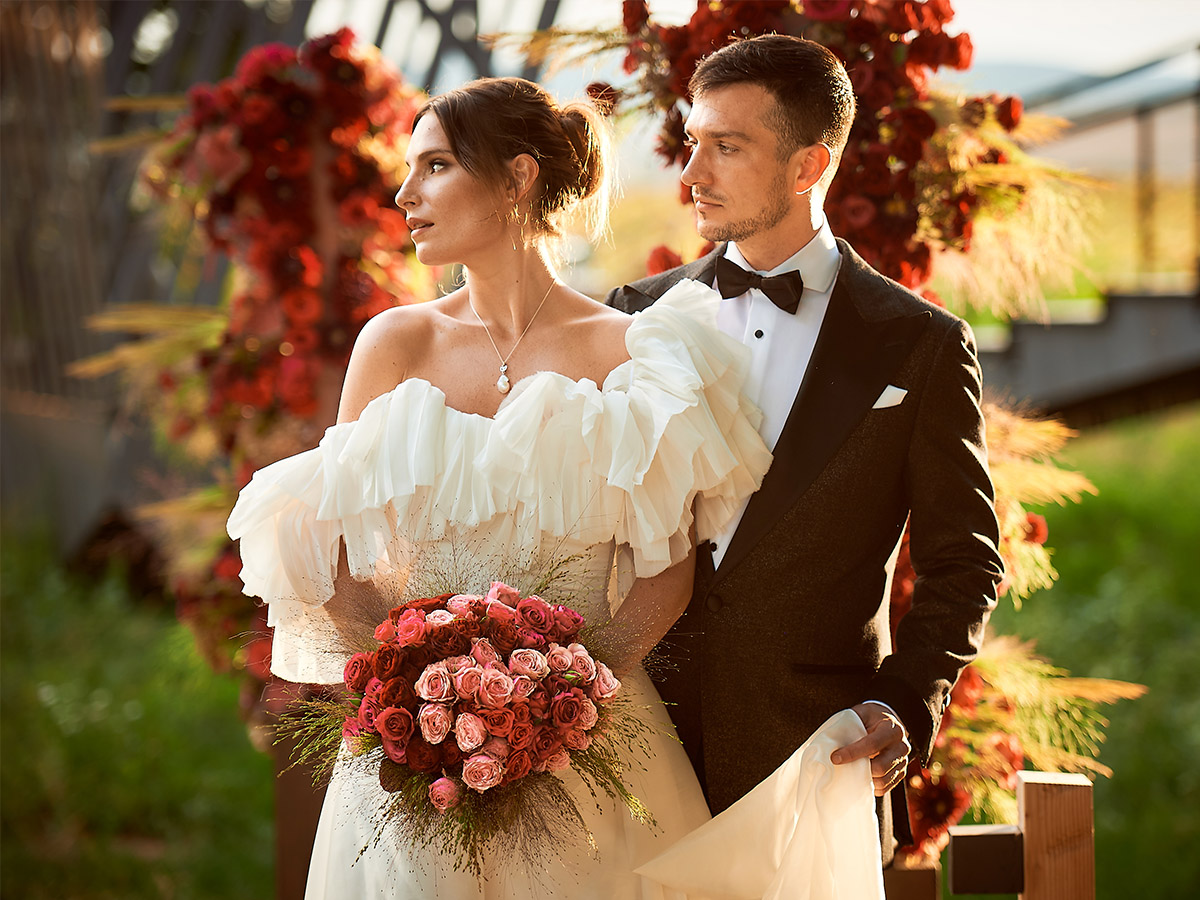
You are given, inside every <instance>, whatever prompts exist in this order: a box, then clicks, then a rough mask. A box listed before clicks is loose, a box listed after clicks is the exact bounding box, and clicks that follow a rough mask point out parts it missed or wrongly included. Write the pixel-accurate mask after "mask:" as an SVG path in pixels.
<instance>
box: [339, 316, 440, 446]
mask: <svg viewBox="0 0 1200 900" xmlns="http://www.w3.org/2000/svg"><path fill="white" fill-rule="evenodd" d="M444 301H445V298H439V299H438V300H430V301H428V302H425V303H413V304H410V305H407V306H396V307H393V308H392V309H387V310H384V311H383V312H381V313H378V314H377V315H375V316H373V317H372V318H371V319H370V320H369V321H368V322H367V323H366V324H365V325H364V326H363V328H362V331H361V332H359V335H358V338H357V340H355V342H354V350H353V352H352V353H351V354H350V362H349V364H348V365H347V367H346V379H345V383H344V384H343V386H342V399H341V404H340V406H339V408H338V421H339V422H344V421H350V420H353V419H357V418H358V415H359V413H361V412H362V410H363V409H364V408H365V407H366V405H367V404H368V403H370V402H371V401H372V400H374V399H375V398H376V397H379V396H382V395H383V394H386V393H387V392H388V391H391V390H393V389H395V387H396V386H397V385H398V384H400V382H402V381H404V380H405V379H406V378H408V377H409V373H410V372H412V371H413V370H414V369H416V368H418V367H419V365H420V362H421V360H422V358H423V356H424V354H425V353H427V352H428V349H429V347H430V345H431V343H432V341H433V340H434V337H435V336H436V335H437V334H438V332H439V329H440V328H441V326H442V323H443V320H444V319H445V318H446V312H445V302H444Z"/></svg>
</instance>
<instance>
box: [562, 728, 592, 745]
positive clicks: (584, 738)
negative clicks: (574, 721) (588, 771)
mask: <svg viewBox="0 0 1200 900" xmlns="http://www.w3.org/2000/svg"><path fill="white" fill-rule="evenodd" d="M562 742H563V746H564V747H566V748H567V749H568V750H586V749H587V748H588V747H590V746H591V744H592V736H591V735H590V734H588V733H587V732H586V731H584V730H582V729H580V728H571V729H569V730H567V731H564V732H563V733H562Z"/></svg>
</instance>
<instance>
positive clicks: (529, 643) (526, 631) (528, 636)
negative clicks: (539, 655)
mask: <svg viewBox="0 0 1200 900" xmlns="http://www.w3.org/2000/svg"><path fill="white" fill-rule="evenodd" d="M517 636H518V639H519V640H520V643H521V649H522V650H545V649H546V636H545V635H544V634H541V633H540V632H537V631H534V630H533V629H532V628H527V627H521V628H518V629H517Z"/></svg>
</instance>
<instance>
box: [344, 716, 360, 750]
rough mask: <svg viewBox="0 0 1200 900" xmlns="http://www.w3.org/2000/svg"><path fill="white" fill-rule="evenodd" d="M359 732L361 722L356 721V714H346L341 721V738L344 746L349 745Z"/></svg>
mask: <svg viewBox="0 0 1200 900" xmlns="http://www.w3.org/2000/svg"><path fill="white" fill-rule="evenodd" d="M360 734H362V723H361V722H359V721H358V716H346V720H345V721H344V722H342V740H343V741H345V742H346V746H347V747H349V746H351V745H352V744H353V743H354V740H355V738H357V737H358V736H359V735H360Z"/></svg>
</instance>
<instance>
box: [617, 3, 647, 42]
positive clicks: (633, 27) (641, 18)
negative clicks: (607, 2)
mask: <svg viewBox="0 0 1200 900" xmlns="http://www.w3.org/2000/svg"><path fill="white" fill-rule="evenodd" d="M649 18H650V7H649V6H648V5H647V4H646V0H624V2H623V3H622V4H621V24H622V26H624V28H625V33H626V34H636V33H637V32H639V31H641V30H642V26H644V25H645V24H646V22H647V21H648V20H649Z"/></svg>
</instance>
